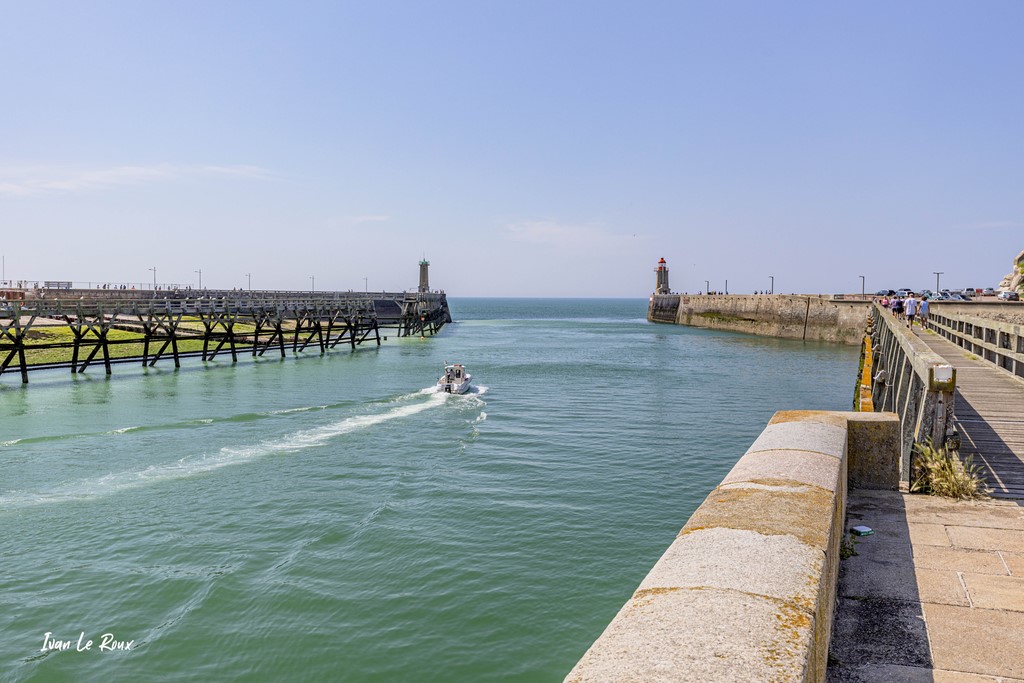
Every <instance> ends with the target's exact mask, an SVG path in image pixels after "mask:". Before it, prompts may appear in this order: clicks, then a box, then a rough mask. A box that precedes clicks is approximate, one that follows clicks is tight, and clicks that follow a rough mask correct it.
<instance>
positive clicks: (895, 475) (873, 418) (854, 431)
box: [847, 413, 900, 491]
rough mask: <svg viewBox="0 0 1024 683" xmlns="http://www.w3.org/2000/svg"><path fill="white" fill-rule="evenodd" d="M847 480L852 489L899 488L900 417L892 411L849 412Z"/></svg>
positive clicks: (894, 489) (893, 489) (896, 489)
mask: <svg viewBox="0 0 1024 683" xmlns="http://www.w3.org/2000/svg"><path fill="white" fill-rule="evenodd" d="M849 443H850V458H849V462H848V463H847V466H848V468H849V477H848V479H847V483H848V484H849V486H850V488H855V489H881V490H885V491H898V490H899V488H900V418H899V416H898V415H896V413H850V430H849Z"/></svg>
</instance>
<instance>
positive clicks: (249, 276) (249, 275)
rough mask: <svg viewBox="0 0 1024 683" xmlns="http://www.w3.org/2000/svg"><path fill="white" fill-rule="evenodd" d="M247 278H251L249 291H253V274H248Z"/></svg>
mask: <svg viewBox="0 0 1024 683" xmlns="http://www.w3.org/2000/svg"><path fill="white" fill-rule="evenodd" d="M245 276H246V277H247V278H249V291H250V292H251V291H252V273H246V274H245Z"/></svg>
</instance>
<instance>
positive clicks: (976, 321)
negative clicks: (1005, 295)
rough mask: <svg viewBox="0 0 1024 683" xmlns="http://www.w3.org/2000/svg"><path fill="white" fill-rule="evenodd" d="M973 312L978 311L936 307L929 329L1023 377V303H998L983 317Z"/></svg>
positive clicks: (933, 310)
mask: <svg viewBox="0 0 1024 683" xmlns="http://www.w3.org/2000/svg"><path fill="white" fill-rule="evenodd" d="M967 310H972V314H968V313H967ZM973 310H980V309H963V308H954V307H946V306H943V305H935V306H933V307H932V310H931V313H930V315H929V316H928V327H929V328H931V329H932V330H934V331H935V332H937V333H939V334H940V335H942V336H943V337H945V338H946V339H948V340H949V341H951V342H953V343H954V344H956V345H957V346H959V347H961V348H963V350H964V351H966V352H968V353H971V354H973V355H975V356H977V357H979V358H982V359H984V360H986V361H988V362H989V363H992V364H993V365H995V366H996V367H999V368H1002V369H1003V370H1005V371H1006V372H1008V373H1010V374H1011V375H1014V376H1015V377H1019V378H1024V304H1001V305H999V307H998V308H997V309H996V310H994V311H991V312H989V313H988V314H982V315H978V314H974V313H973Z"/></svg>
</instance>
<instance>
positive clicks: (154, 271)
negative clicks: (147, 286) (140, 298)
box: [147, 266, 156, 292]
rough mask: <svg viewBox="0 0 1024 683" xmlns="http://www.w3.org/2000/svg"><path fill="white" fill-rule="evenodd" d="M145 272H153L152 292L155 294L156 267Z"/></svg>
mask: <svg viewBox="0 0 1024 683" xmlns="http://www.w3.org/2000/svg"><path fill="white" fill-rule="evenodd" d="M147 270H152V271H153V291H154V292H155V291H156V266H153V267H152V268H147Z"/></svg>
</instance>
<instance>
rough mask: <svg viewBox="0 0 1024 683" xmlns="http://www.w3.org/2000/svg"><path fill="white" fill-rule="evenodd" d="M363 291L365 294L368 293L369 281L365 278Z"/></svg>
mask: <svg viewBox="0 0 1024 683" xmlns="http://www.w3.org/2000/svg"><path fill="white" fill-rule="evenodd" d="M363 289H364V290H365V291H366V293H367V294H369V293H370V281H369V280H368V279H367V278H365V277H364V278H363Z"/></svg>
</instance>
